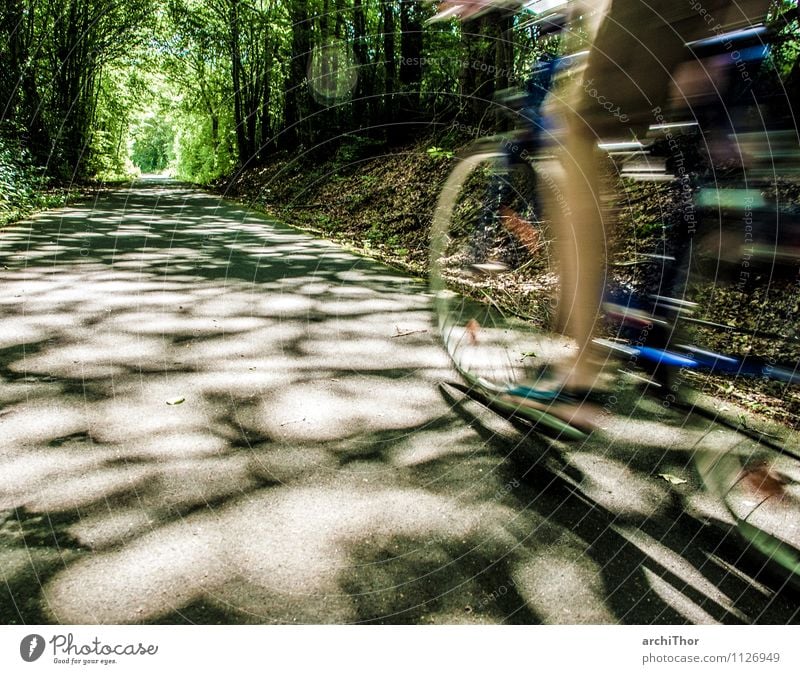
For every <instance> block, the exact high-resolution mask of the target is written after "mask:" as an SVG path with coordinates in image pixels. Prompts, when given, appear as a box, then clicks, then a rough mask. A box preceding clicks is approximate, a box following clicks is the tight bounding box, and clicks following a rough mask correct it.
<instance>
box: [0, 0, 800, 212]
mask: <svg viewBox="0 0 800 674" xmlns="http://www.w3.org/2000/svg"><path fill="white" fill-rule="evenodd" d="M780 4H782V5H783V6H784V8H786V7H791V6H794V5H795V4H796V3H794V2H789V1H788V0H781V3H780ZM434 12H435V6H434V3H431V2H424V1H423V0H165V1H156V0H126V1H125V2H124V3H123V2H120V1H119V0H4V3H3V5H2V6H0V62H2V64H3V67H2V68H0V143H1V144H0V153H2V156H3V157H4V159H2V164H0V166H2V169H0V170H2V173H3V176H2V181H3V183H2V184H3V185H4V186H8V185H13V187H11V188H6V189H5V195H4V197H3V198H4V199H5V200H6V201H9V200H11V201H13V200H15V199H19V198H21V195H24V194H25V190H31V189H35V180H33V178H32V177H31V176H34V175H36V176H39V177H40V178H48V179H54V178H55V179H59V180H61V181H72V180H75V179H86V178H99V179H102V180H108V179H113V178H120V177H125V176H127V175H131V174H132V173H134V172H135V171H137V170H138V171H142V172H161V171H171V172H172V173H173V174H174V175H177V176H179V177H181V178H184V179H189V180H194V181H197V182H209V181H212V180H214V179H216V178H218V177H221V176H224V175H230V174H231V173H233V172H235V171H236V170H237V168H247V167H250V166H253V165H254V164H263V163H265V162H267V161H269V160H270V158H271V157H273V156H275V155H276V154H277V155H281V156H286V153H290V154H291V155H292V156H293V157H295V158H296V159H301V160H303V159H307V160H310V161H318V160H320V159H323V158H326V157H331V156H340V157H350V159H351V160H353V161H355V160H358V159H359V158H360V157H363V156H366V155H369V154H374V153H375V152H376V151H380V150H383V149H387V148H391V147H392V146H397V145H398V144H407V143H409V142H414V140H415V139H416V138H419V137H422V136H426V137H427V136H431V135H434V136H435V137H436V147H437V148H438V150H437V151H439V152H441V153H444V154H443V155H442V156H446V154H447V153H448V152H450V151H451V150H452V149H453V147H454V146H455V145H456V144H457V143H458V142H461V141H463V140H465V139H466V138H467V137H469V136H474V135H478V134H481V133H484V132H486V131H487V130H489V129H490V128H492V127H497V126H498V125H500V124H503V123H504V122H503V121H502V120H501V119H500V116H499V115H497V114H495V112H496V111H497V110H499V108H500V107H501V106H496V105H494V104H493V103H492V101H493V99H494V96H495V94H496V92H497V91H499V90H502V89H504V88H506V87H509V86H513V85H519V84H521V83H522V82H524V80H525V78H526V77H527V75H528V73H529V72H530V65H531V62H532V61H533V60H534V59H535V58H536V57H537V54H538V53H539V52H541V51H542V50H544V49H547V50H553V49H558V48H559V46H558V44H557V43H556V44H553V42H552V39H550V40H549V42H548V40H542V39H540V35H539V32H538V31H539V28H538V26H537V25H536V24H535V23H533V22H531V21H530V20H529V19H530V18H531V16H532V15H531V13H530V12H528V13H525V12H522V13H518V14H516V15H513V16H512V15H505V16H501V15H498V14H495V15H492V16H489V17H484V18H480V19H477V20H474V21H470V22H467V23H465V24H463V25H461V24H458V23H457V22H455V21H450V22H444V23H427V19H428V18H430V16H432V14H433V13H434ZM783 21H784V24H785V25H783V36H784V39H783V41H782V42H781V45H780V47H779V48H778V49H776V50H775V52H774V54H773V57H772V59H773V65H774V68H773V71H774V72H775V73H776V74H777V75H780V77H781V78H782V80H783V81H784V82H785V83H787V84H789V85H790V86H789V88H788V93H789V98H790V103H794V102H795V101H794V98H796V92H797V91H798V90H800V69H799V68H798V64H797V55H798V40H797V28H798V25H797V18H796V12H795V13H794V14H790V15H787V17H786V18H784V19H783ZM774 85H775V82H774V81H769V82H767V84H766V85H765V86H770V87H773V88H774ZM9 158H10V159H9ZM32 167H37V168H36V169H33V168H32ZM25 176H27V177H25Z"/></svg>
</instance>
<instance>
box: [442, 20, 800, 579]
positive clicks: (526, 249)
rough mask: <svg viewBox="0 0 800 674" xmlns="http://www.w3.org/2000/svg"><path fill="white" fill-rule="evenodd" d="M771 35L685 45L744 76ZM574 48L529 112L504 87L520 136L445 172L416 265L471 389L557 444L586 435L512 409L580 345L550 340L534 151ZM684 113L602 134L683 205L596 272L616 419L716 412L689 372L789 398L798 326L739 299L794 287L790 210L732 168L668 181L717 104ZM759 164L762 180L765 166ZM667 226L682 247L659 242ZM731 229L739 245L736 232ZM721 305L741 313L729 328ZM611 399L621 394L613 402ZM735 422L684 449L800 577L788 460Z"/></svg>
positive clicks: (554, 318) (796, 460)
mask: <svg viewBox="0 0 800 674" xmlns="http://www.w3.org/2000/svg"><path fill="white" fill-rule="evenodd" d="M537 20H538V21H547V20H548V18H547V15H544V17H539V18H538V19H537ZM559 21H560V19H559ZM552 23H553V25H556V24H557V22H556V20H552ZM770 37H771V34H770V30H769V28H767V27H763V26H760V27H755V28H749V29H745V30H740V31H736V32H734V33H731V34H725V35H723V36H721V37H717V38H715V39H709V40H706V41H704V43H698V44H695V45H692V49H693V51H694V53H695V54H697V55H698V56H703V57H708V56H711V57H713V55H714V54H715V53H717V52H718V51H719V50H720V49H721V47H722V45H723V44H724V45H726V47H727V48H728V49H730V46H731V45H733V47H734V48H735V49H736V51H737V53H738V54H740V55H742V59H745V58H746V59H747V61H746V62H747V64H748V68H750V69H752V70H755V69H757V68H758V67H759V65H760V64H761V63H763V61H764V59H765V58H766V55H767V52H768V46H769V40H770ZM575 58H576V57H574V56H568V57H562V58H558V59H552V60H550V61H548V62H545V63H543V64H542V65H541V68H540V69H539V75H541V77H540V78H539V81H538V83H537V85H536V86H537V89H538V95H537V96H536V98H537V101H538V104H537V103H536V102H535V103H534V104H531V97H530V96H529V95H526V94H525V93H519V92H517V93H515V94H513V95H508V94H505V95H504V97H503V98H502V100H501V102H500V105H501V107H503V108H505V109H507V110H509V111H510V112H511V113H512V116H514V117H516V118H517V119H520V118H521V119H523V120H524V122H525V124H524V126H523V128H522V129H518V130H516V131H515V132H511V133H509V134H505V135H500V136H494V137H488V138H483V139H480V140H479V141H477V142H476V143H474V144H473V145H472V146H471V148H470V149H469V151H468V152H467V153H466V154H465V156H463V157H462V158H461V159H460V161H459V162H458V164H457V165H456V167H455V168H454V169H453V171H452V172H451V174H450V176H449V177H448V179H447V181H446V182H445V185H444V187H443V189H442V193H441V197H440V199H439V202H438V205H437V208H436V211H435V215H434V221H433V226H432V231H431V258H430V269H431V290H432V293H433V294H434V297H435V311H436V315H437V322H438V327H439V332H440V335H441V338H442V342H443V344H444V346H445V349H446V350H447V352H448V354H449V356H450V359H451V361H452V363H453V365H454V366H455V369H456V371H457V372H458V373H459V374H460V376H461V377H462V379H463V380H464V381H465V382H466V384H467V389H466V390H467V392H468V393H469V394H471V395H473V396H474V397H476V398H478V399H479V400H481V401H482V402H484V403H486V404H487V405H488V406H489V407H491V408H493V409H495V410H497V411H499V412H501V413H504V414H507V415H511V416H512V417H514V418H515V419H523V420H525V421H526V422H527V423H529V424H530V425H531V426H532V427H533V428H534V430H538V431H543V432H545V433H547V434H548V435H551V436H554V437H555V439H557V440H572V441H585V440H587V438H588V437H589V436H590V435H591V434H592V431H591V430H587V429H585V428H581V427H580V426H578V425H576V424H574V423H570V421H569V420H568V419H567V418H565V417H564V416H563V415H558V414H554V413H553V410H552V408H550V407H549V406H548V404H545V403H540V402H537V401H531V402H530V404H528V403H527V402H523V403H521V402H520V401H526V399H527V398H528V396H529V394H530V392H531V391H533V390H534V389H535V386H536V382H537V380H538V378H540V377H543V376H546V374H547V371H548V370H549V369H551V368H553V367H556V366H557V364H558V363H559V362H563V361H564V360H565V359H567V358H569V356H570V354H574V352H575V349H576V348H577V346H576V345H575V344H574V343H570V340H569V339H568V338H566V337H564V335H563V332H562V327H563V324H564V320H565V319H564V315H565V309H564V307H559V294H560V286H559V270H558V261H557V256H556V255H555V251H554V234H553V232H552V231H550V228H549V226H548V222H547V220H546V214H543V213H542V209H541V208H540V206H539V203H538V195H539V194H540V193H541V189H537V188H541V186H542V183H544V186H545V188H546V189H549V190H551V202H558V195H557V193H556V191H557V189H558V187H557V184H556V183H555V181H554V180H553V179H552V178H551V177H550V173H549V171H548V163H549V162H553V161H554V160H553V158H552V156H551V155H550V154H549V153H548V151H547V146H548V143H547V135H548V133H549V129H548V125H547V123H546V120H545V119H543V115H542V112H541V110H540V105H541V100H542V99H543V98H544V97H543V95H542V93H543V92H544V91H546V90H547V89H548V88H549V87H551V86H552V83H553V81H554V80H556V79H557V78H558V77H559V76H560V73H563V72H564V71H566V70H567V69H568V68H569V67H570V65H572V63H574V59H575ZM578 58H580V57H578ZM731 67H736V64H735V63H733V64H732V65H731ZM731 81H732V82H734V83H735V84H738V81H736V80H731ZM733 86H734V85H732V87H733ZM732 87H731V88H732ZM737 96H738V101H740V100H741V97H742V92H741V91H738V92H737V91H732V90H728V91H725V92H724V93H723V94H722V96H721V104H722V106H723V107H724V108H726V109H727V110H728V111H730V110H734V111H737V112H738V111H739V110H740V107H739V106H740V103H739V102H738V101H737V100H734V98H736V97H737ZM693 112H694V113H695V116H694V118H693V119H690V120H672V119H667V118H666V117H662V118H661V119H657V120H656V123H654V124H653V125H652V126H651V128H650V134H649V137H648V138H646V139H644V140H642V141H636V142H630V141H625V142H614V141H611V142H608V143H601V144H600V147H601V149H603V150H604V151H605V153H606V155H607V157H608V158H609V161H610V162H611V163H612V164H613V166H614V169H615V171H616V173H617V175H618V176H619V177H621V178H622V179H629V180H632V181H637V182H636V183H635V184H640V185H652V184H654V183H657V182H671V183H676V182H677V183H678V184H677V189H678V190H679V192H680V193H681V194H682V195H683V196H684V197H686V198H684V199H683V200H682V201H681V200H679V202H680V203H679V204H678V207H677V208H673V210H674V211H676V213H673V215H674V217H673V222H672V223H665V224H664V226H663V227H661V230H662V233H663V235H662V236H661V237H656V238H655V239H654V240H653V241H651V242H649V243H651V245H652V247H651V248H650V249H648V250H646V252H642V251H641V250H636V251H635V252H636V255H635V257H634V259H625V260H623V261H618V262H616V263H614V264H610V265H609V266H608V270H607V283H606V292H605V296H604V301H603V314H604V316H603V317H604V319H605V329H604V334H602V335H599V336H598V337H596V338H595V339H594V340H593V343H592V346H591V348H592V350H593V357H594V358H597V359H599V361H600V362H601V363H602V366H603V367H602V372H603V374H602V378H601V379H602V380H601V382H600V387H599V388H600V390H605V391H606V394H605V397H604V398H602V397H601V399H600V400H599V401H598V402H597V404H598V405H602V411H603V412H604V413H606V414H607V415H608V416H609V418H612V419H613V415H618V414H621V413H624V411H625V405H626V404H629V403H630V401H631V400H633V401H634V402H633V404H635V401H636V400H637V399H638V398H639V397H640V396H641V395H643V394H648V395H650V394H654V395H656V396H658V398H659V399H660V400H661V401H662V402H663V404H664V405H665V406H667V407H671V408H673V409H674V408H676V407H682V408H683V409H684V410H686V413H687V414H693V413H705V414H709V415H711V416H716V415H715V413H714V412H710V411H708V410H703V409H702V408H698V407H697V404H696V401H695V400H693V399H692V397H691V396H692V394H691V393H690V392H689V391H690V387H689V386H688V384H691V383H696V379H697V377H698V376H699V373H705V375H703V376H707V377H709V376H710V377H720V376H725V377H731V376H733V377H750V378H758V379H760V380H763V381H770V382H779V383H781V384H783V385H784V386H785V387H787V390H788V387H793V386H796V385H797V384H800V332H799V331H798V329H797V328H796V327H795V325H793V324H792V323H786V327H785V329H783V330H775V329H761V328H760V327H759V326H758V325H757V324H756V325H755V326H753V325H749V324H748V323H747V320H746V319H747V317H748V314H749V312H748V310H747V307H744V306H742V302H743V300H742V299H740V298H741V297H746V296H747V292H748V291H749V290H751V285H752V283H753V282H755V280H756V278H755V277H756V275H757V274H762V275H767V276H768V277H769V278H770V279H773V278H776V277H777V276H778V275H780V276H781V277H782V278H784V280H783V281H781V283H784V287H786V288H787V289H788V290H789V292H794V293H795V294H796V293H797V290H799V289H800V216H799V215H798V214H797V213H796V212H788V211H785V210H782V209H780V208H774V207H772V206H771V205H770V204H769V203H768V201H767V199H766V197H765V196H764V195H763V193H762V191H761V189H760V188H762V187H764V185H763V184H761V183H762V182H764V183H766V182H767V181H762V180H761V179H762V178H764V176H763V175H760V174H758V172H757V171H755V170H748V171H747V172H743V171H733V172H731V173H730V174H728V175H726V176H725V177H724V180H721V179H720V176H719V175H718V173H717V172H715V170H714V169H713V168H712V169H707V170H706V171H705V173H703V172H701V171H699V170H698V171H697V173H696V174H694V175H693V174H691V173H689V172H688V171H686V170H684V171H682V172H681V173H680V178H679V176H678V175H676V166H675V163H676V162H675V152H674V149H675V143H678V145H680V144H681V143H684V144H687V146H691V142H692V141H691V138H692V137H694V138H697V137H698V136H697V134H699V133H702V132H703V124H704V123H705V124H711V125H713V124H714V123H716V122H715V120H716V119H718V114H719V103H717V105H716V106H708V107H705V108H703V107H701V108H699V109H695V110H693ZM735 130H736V131H738V132H740V133H741V132H742V129H741V128H738V129H735ZM679 134H680V137H679ZM692 134H694V136H693V135H692ZM742 138H744V141H743V142H744V143H745V144H747V143H750V144H751V146H752V148H751V151H752V152H754V153H758V152H763V151H765V149H766V150H767V151H768V150H769V147H768V144H767V145H765V144H764V142H763V134H761V135H760V136H759V134H758V133H755V132H750V134H749V135H745V134H742ZM675 139H677V140H675ZM767 140H768V141H770V142H771V143H772V144H773V146H774V144H775V143H776V141H777V142H779V143H780V144H781V146H782V147H792V144H793V143H794V144H795V145H796V134H795V135H794V136H792V132H790V131H784V132H782V134H777V135H776V134H772V135H771V136H767ZM772 158H773V159H774V148H773V157H772ZM797 160H798V157H797V153H796V152H786V153H784V155H783V156H781V157H780V158H779V161H780V162H782V163H783V166H784V167H788V168H790V169H796V167H797V166H798V161H797ZM768 168H771V169H772V171H773V174H774V173H775V170H776V166H775V161H773V162H772V164H771V167H768ZM684 169H685V167H684ZM684 175H687V176H688V177H686V178H685V179H684V178H683V176H684ZM754 175H755V176H756V178H757V179H758V181H759V182H757V183H756V184H753V182H752V176H754ZM767 177H769V176H767ZM732 225H733V226H734V227H733V228H732V227H731V226H732ZM737 225H738V226H739V228H740V231H739V232H737V230H736V228H735V227H736V226H737ZM678 230H680V231H682V232H683V234H684V236H683V237H679V238H680V239H682V240H677V241H676V240H675V238H676V237H668V236H667V234H668V233H672V232H673V231H678ZM741 233H744V235H745V236H744V237H741ZM736 236H739V239H741V240H738V241H734V239H735V237H736ZM734 243H736V245H735V246H734V245H733V244H734ZM723 276H729V277H730V276H732V279H729V281H732V283H733V284H734V288H735V292H734V294H733V296H729V295H728V294H726V293H725V292H723V291H722V290H721V288H722V285H721V280H722V277H723ZM787 279H788V281H787ZM737 284H738V285H737ZM737 302H739V305H738V306H737ZM714 309H716V310H717V313H718V314H719V315H717V316H715V315H714V312H713V310H714ZM793 312H794V313H791V315H790V316H787V317H786V319H787V320H790V319H794V318H795V316H796V315H797V313H798V312H800V303H798V305H797V306H796V307H795V308H794V309H793ZM734 314H738V316H739V318H740V319H742V320H739V321H738V322H737V321H733V320H731V319H732V318H733V316H734ZM797 318H800V316H797ZM795 324H796V323H795ZM709 341H710V342H711V344H706V345H705V346H704V343H707V342H709ZM722 341H734V342H736V343H739V344H741V347H742V350H741V351H740V352H737V353H733V354H731V353H727V352H725V351H724V350H722V349H721V348H720V346H719V345H720V343H721V342H722ZM778 341H780V345H781V348H780V351H783V352H786V353H788V356H787V357H786V358H785V359H783V360H781V359H778V358H777V356H776V353H778V351H779V350H776V349H775V348H774V345H775V344H776V343H777V342H778ZM765 348H766V350H765V351H762V352H761V353H759V349H765ZM692 380H695V381H694V382H693V381H692ZM623 398H627V399H628V402H626V403H623V402H621V401H622V399H623ZM604 401H605V402H604ZM739 430H740V431H741V432H742V433H743V434H744V435H745V436H751V439H753V440H754V441H755V442H756V445H755V447H750V446H749V445H747V446H745V445H740V446H736V447H733V448H727V449H726V450H725V451H719V450H718V449H710V448H703V447H698V448H697V451H696V453H695V465H696V467H697V470H698V472H699V474H700V476H701V478H702V480H703V483H704V484H705V486H706V488H707V489H708V490H709V491H710V492H711V493H712V494H714V495H715V496H716V497H717V498H718V499H720V501H721V502H723V503H724V504H725V506H726V507H727V509H728V511H729V513H730V514H731V516H732V517H733V518H734V520H735V523H736V526H737V529H738V531H739V532H740V533H741V534H742V536H743V537H744V538H745V540H746V541H747V542H748V544H749V545H750V546H752V547H753V548H754V549H755V550H758V551H759V552H760V553H761V554H763V555H765V556H766V557H767V558H768V559H769V560H771V561H772V562H774V563H775V564H777V566H778V567H779V568H780V569H781V570H782V571H784V572H786V573H788V574H789V577H790V578H791V579H792V582H793V583H795V584H797V585H800V552H798V551H800V452H798V451H797V450H796V449H794V448H792V447H786V446H779V445H778V444H776V443H774V442H772V441H771V440H770V438H768V437H765V436H764V435H763V434H758V433H753V432H750V433H748V431H749V430H750V429H747V428H745V427H742V428H740V429H739Z"/></svg>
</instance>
